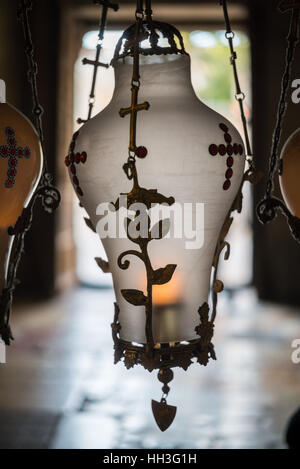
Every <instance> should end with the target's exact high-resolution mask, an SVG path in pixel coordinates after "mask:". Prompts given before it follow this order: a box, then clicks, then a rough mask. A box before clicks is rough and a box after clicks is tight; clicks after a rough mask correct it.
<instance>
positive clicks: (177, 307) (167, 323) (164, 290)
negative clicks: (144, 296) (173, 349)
mask: <svg viewBox="0 0 300 469" xmlns="http://www.w3.org/2000/svg"><path fill="white" fill-rule="evenodd" d="M181 297H182V282H181V281H180V273H179V272H177V273H176V272H175V273H174V275H173V278H172V280H171V281H170V282H168V283H166V284H165V285H154V286H153V331H154V337H157V335H156V334H159V332H160V331H166V333H167V335H169V336H174V337H176V336H177V335H178V322H177V320H176V315H179V314H180V313H181V310H182V309H183V304H182V301H181ZM162 342H164V340H163V337H162V340H161V341H160V342H159V343H157V344H156V346H155V347H156V348H159V347H160V345H161V343H162ZM167 343H169V345H170V346H174V345H175V343H176V342H175V341H171V342H170V341H168V342H167Z"/></svg>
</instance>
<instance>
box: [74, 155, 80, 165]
mask: <svg viewBox="0 0 300 469" xmlns="http://www.w3.org/2000/svg"><path fill="white" fill-rule="evenodd" d="M75 163H76V164H79V163H80V153H76V155H75Z"/></svg>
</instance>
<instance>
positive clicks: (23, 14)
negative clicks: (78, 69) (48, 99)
mask: <svg viewBox="0 0 300 469" xmlns="http://www.w3.org/2000/svg"><path fill="white" fill-rule="evenodd" d="M32 7H33V1H32V0H21V1H20V3H19V6H18V11H17V15H18V19H19V20H20V21H21V22H22V26H23V32H24V48H25V54H26V57H27V63H28V81H29V83H30V86H31V92H32V101H33V109H32V112H33V116H34V124H35V127H36V130H37V132H38V134H39V138H40V142H41V147H42V151H43V155H44V158H43V172H42V177H41V180H40V182H39V185H38V188H37V190H36V193H35V195H34V196H33V198H32V201H31V203H30V204H29V206H28V207H29V208H30V207H32V206H33V205H34V202H35V200H36V197H41V198H42V203H43V207H44V209H45V210H46V211H47V212H50V213H51V212H53V210H55V209H56V208H57V207H58V205H59V203H60V194H59V191H58V190H57V189H56V188H55V187H54V186H52V184H51V182H52V176H51V175H50V174H49V172H48V165H47V159H46V158H45V148H44V134H43V125H42V116H43V113H44V110H43V107H42V106H41V104H40V102H39V94H38V87H37V74H38V67H37V61H36V58H35V54H34V47H33V42H32V35H31V29H30V24H29V11H31V10H32ZM20 218H21V219H22V218H23V215H22V216H21V217H20ZM18 223H19V222H17V225H18ZM21 225H22V226H21V231H23V224H22V223H21ZM15 228H16V227H15ZM15 228H14V229H12V230H11V232H12V231H14V232H12V234H15V231H16V230H15Z"/></svg>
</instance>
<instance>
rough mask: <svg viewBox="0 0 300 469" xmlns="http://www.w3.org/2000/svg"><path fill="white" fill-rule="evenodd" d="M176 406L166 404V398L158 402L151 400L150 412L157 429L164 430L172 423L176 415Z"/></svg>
mask: <svg viewBox="0 0 300 469" xmlns="http://www.w3.org/2000/svg"><path fill="white" fill-rule="evenodd" d="M176 411H177V407H174V406H172V405H168V404H167V401H166V399H164V398H163V399H162V400H161V401H160V402H157V401H154V400H152V412H153V415H154V418H155V421H156V423H157V425H158V427H159V429H160V430H161V431H162V432H164V431H165V430H167V428H169V427H170V425H172V423H173V420H174V419H175V416H176Z"/></svg>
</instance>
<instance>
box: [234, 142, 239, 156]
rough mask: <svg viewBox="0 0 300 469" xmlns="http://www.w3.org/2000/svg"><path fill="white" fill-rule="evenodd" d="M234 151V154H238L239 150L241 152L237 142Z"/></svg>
mask: <svg viewBox="0 0 300 469" xmlns="http://www.w3.org/2000/svg"><path fill="white" fill-rule="evenodd" d="M233 151H234V154H235V155H237V154H238V152H239V146H238V144H237V143H235V144H234V145H233Z"/></svg>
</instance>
